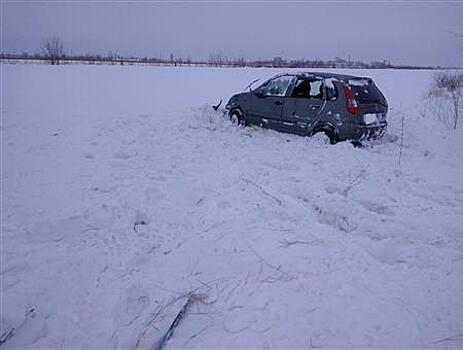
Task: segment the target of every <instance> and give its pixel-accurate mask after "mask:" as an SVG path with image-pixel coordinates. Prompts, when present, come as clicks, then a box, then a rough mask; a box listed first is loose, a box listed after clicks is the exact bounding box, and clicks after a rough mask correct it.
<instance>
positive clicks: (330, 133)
mask: <svg viewBox="0 0 463 350" xmlns="http://www.w3.org/2000/svg"><path fill="white" fill-rule="evenodd" d="M319 133H320V134H323V135H324V136H325V138H326V143H330V144H332V145H334V144H335V143H337V142H338V141H339V139H338V135H337V134H336V132H335V131H334V130H333V129H332V128H331V127H324V128H320V129H317V130H316V131H315V132H313V133H312V136H313V135H315V134H319Z"/></svg>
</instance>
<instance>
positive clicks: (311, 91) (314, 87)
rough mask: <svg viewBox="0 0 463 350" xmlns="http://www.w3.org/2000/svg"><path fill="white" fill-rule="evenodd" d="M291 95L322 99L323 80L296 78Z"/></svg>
mask: <svg viewBox="0 0 463 350" xmlns="http://www.w3.org/2000/svg"><path fill="white" fill-rule="evenodd" d="M291 97H300V98H311V99H322V98H323V82H322V81H321V80H319V79H298V80H297V81H296V84H295V85H294V89H293V92H292V93H291Z"/></svg>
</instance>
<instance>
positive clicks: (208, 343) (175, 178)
mask: <svg viewBox="0 0 463 350" xmlns="http://www.w3.org/2000/svg"><path fill="white" fill-rule="evenodd" d="M2 68H3V70H4V82H3V86H4V87H5V89H4V90H2V98H3V106H2V113H3V121H4V130H3V136H4V139H3V154H2V155H3V162H4V163H3V164H4V169H5V173H4V185H5V187H4V192H3V203H4V213H3V214H4V215H3V218H4V220H3V222H2V228H3V232H2V238H3V247H2V257H3V260H2V269H1V273H2V283H3V284H2V286H3V287H2V292H3V296H4V298H3V305H2V306H3V312H2V315H1V316H2V319H1V321H2V330H1V333H2V334H3V333H5V334H6V333H7V332H9V331H10V330H11V329H12V328H14V330H13V332H12V336H11V337H10V338H9V339H8V340H7V342H6V343H5V344H4V347H5V348H31V347H34V348H57V347H67V348H150V347H152V346H154V345H155V344H158V342H159V341H160V339H161V338H162V337H163V335H164V334H165V332H166V331H167V330H168V328H169V326H170V325H171V323H172V322H173V320H174V318H175V317H176V315H177V313H178V312H179V311H180V310H181V309H182V307H183V306H184V305H185V303H186V301H187V298H188V296H193V299H192V300H193V304H192V305H191V307H190V308H189V309H188V312H187V313H186V315H185V316H184V317H183V319H182V322H181V323H180V324H179V326H178V328H177V329H176V330H175V333H174V335H173V337H172V338H171V339H170V341H169V342H168V344H167V346H168V347H175V348H179V347H182V348H183V347H203V348H205V347H216V348H218V347H229V348H232V347H233V348H237V347H265V348H270V347H279V348H283V347H286V348H295V347H357V348H359V347H362V348H365V347H381V348H386V347H387V348H398V347H440V348H452V347H455V348H459V347H461V346H463V340H462V337H461V332H462V330H463V304H462V303H461V295H462V289H463V264H462V259H463V254H462V248H463V247H462V233H463V232H462V227H463V183H462V180H461V174H462V173H463V172H462V167H463V165H462V164H463V159H462V158H463V156H462V151H461V150H462V147H463V141H462V140H463V138H462V136H463V135H462V130H461V128H460V129H459V130H456V131H449V130H447V129H446V128H445V126H444V125H443V124H442V123H441V122H439V121H438V120H437V119H434V118H432V117H428V118H424V117H422V116H421V115H420V114H419V113H418V111H419V108H420V105H421V103H422V96H423V94H424V92H425V90H426V89H427V88H428V87H429V84H430V81H431V77H432V73H431V72H426V71H393V70H390V71H388V70H375V71H360V72H355V71H347V73H358V74H359V75H362V76H369V77H372V78H373V79H374V80H375V82H376V84H377V85H378V86H379V87H380V88H381V89H382V91H383V92H384V94H385V96H386V97H387V98H388V101H389V103H390V107H391V108H390V114H389V116H388V119H389V122H390V128H389V130H388V133H387V134H386V136H385V137H384V138H383V139H382V140H381V141H378V142H375V143H372V144H369V145H368V147H366V148H363V149H357V148H354V147H352V146H351V145H350V144H349V143H340V144H337V145H335V146H330V145H326V144H325V143H324V142H323V141H322V140H320V139H318V138H312V139H308V138H302V137H298V136H293V135H286V134H280V133H277V132H274V131H270V130H262V129H257V128H235V127H233V126H232V125H231V123H229V121H227V120H226V119H224V118H222V116H221V115H220V113H215V112H213V111H212V109H211V108H210V107H209V104H210V103H215V102H217V101H218V100H219V99H221V98H223V99H227V98H228V97H229V96H230V95H231V94H233V93H236V92H239V91H240V90H241V89H242V88H243V87H245V86H246V85H247V84H248V83H249V81H252V80H254V79H256V78H262V79H266V78H268V77H270V76H271V75H273V74H275V73H276V72H275V71H273V70H270V69H220V68H217V69H214V68H183V67H182V68H177V67H176V68H168V67H137V66H133V67H125V66H124V67H119V66H115V67H112V66H56V67H52V66H39V65H36V66H34V65H3V67H2ZM343 72H346V71H343ZM402 118H404V125H405V129H404V140H403V147H402V152H401V155H400V159H399V154H400V147H399V145H400V144H401V141H400V135H401V123H402Z"/></svg>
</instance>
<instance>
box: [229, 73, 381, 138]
mask: <svg viewBox="0 0 463 350" xmlns="http://www.w3.org/2000/svg"><path fill="white" fill-rule="evenodd" d="M225 110H226V113H227V114H228V116H229V118H230V120H231V121H232V123H234V124H238V125H258V126H261V127H266V128H271V129H275V130H278V131H281V132H287V133H292V134H299V135H304V136H312V135H314V134H317V133H324V134H325V135H326V136H327V138H328V139H329V141H330V143H336V142H339V141H346V140H351V141H354V142H359V141H362V140H374V139H379V138H381V137H382V136H383V135H384V133H385V132H386V128H387V121H386V115H387V111H388V103H387V100H386V98H385V97H384V95H383V94H382V92H381V91H380V90H379V88H378V87H377V86H376V85H375V83H374V82H373V80H372V79H371V78H368V77H357V76H353V75H345V74H334V73H320V72H304V73H294V74H291V73H285V74H278V75H276V76H274V77H272V78H270V79H269V80H267V81H266V82H264V83H263V84H262V85H260V86H259V87H257V88H256V89H255V90H251V88H250V91H249V92H244V93H239V94H236V95H233V96H232V97H231V98H230V100H229V101H228V103H227V105H226V106H225Z"/></svg>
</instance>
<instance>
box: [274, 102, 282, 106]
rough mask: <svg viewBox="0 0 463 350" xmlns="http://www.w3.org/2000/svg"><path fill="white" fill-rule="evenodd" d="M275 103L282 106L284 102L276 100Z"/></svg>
mask: <svg viewBox="0 0 463 350" xmlns="http://www.w3.org/2000/svg"><path fill="white" fill-rule="evenodd" d="M275 104H276V105H277V106H281V105H282V104H283V102H281V101H275Z"/></svg>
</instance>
